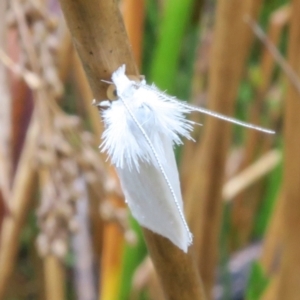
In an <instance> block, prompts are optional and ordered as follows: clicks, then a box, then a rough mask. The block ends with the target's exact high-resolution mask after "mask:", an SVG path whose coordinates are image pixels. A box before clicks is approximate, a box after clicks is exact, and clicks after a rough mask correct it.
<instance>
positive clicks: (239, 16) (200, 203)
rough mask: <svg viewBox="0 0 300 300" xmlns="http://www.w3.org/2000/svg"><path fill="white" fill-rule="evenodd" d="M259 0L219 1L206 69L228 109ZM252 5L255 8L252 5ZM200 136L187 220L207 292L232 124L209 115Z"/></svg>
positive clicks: (216, 99) (212, 101) (214, 98)
mask: <svg viewBox="0 0 300 300" xmlns="http://www.w3.org/2000/svg"><path fill="white" fill-rule="evenodd" d="M259 3H260V1H255V3H254V2H253V1H250V0H249V1H239V0H234V1H226V0H220V1H218V6H217V14H216V18H215V19H216V25H215V33H214V41H213V48H212V53H211V63H210V72H209V87H208V106H209V108H210V109H212V110H215V111H218V112H221V113H223V114H226V115H231V114H232V113H233V111H234V100H235V97H236V95H237V91H238V87H239V82H240V78H241V75H242V71H243V68H244V62H245V58H246V55H247V53H248V51H249V40H251V39H250V37H249V35H250V36H251V32H250V30H249V29H248V28H247V26H246V24H244V21H243V17H244V15H245V14H249V13H250V14H251V13H252V14H254V13H253V12H254V11H255V12H256V11H257V7H259ZM253 5H255V9H254V6H253ZM203 131H204V133H203V139H202V141H201V146H198V149H197V157H195V158H194V161H193V163H194V166H193V168H192V170H191V175H190V180H189V181H188V183H187V187H186V190H185V193H184V194H185V199H186V201H187V212H188V220H189V223H190V225H191V229H192V232H193V234H194V236H195V248H196V251H197V254H198V255H199V261H198V265H199V268H200V270H201V275H202V277H203V280H204V284H205V289H206V291H207V294H208V295H209V296H210V297H211V290H212V287H213V284H214V281H215V268H216V263H217V254H218V250H217V249H218V243H219V230H220V226H221V214H222V212H221V208H222V186H223V180H224V167H225V161H226V156H227V151H228V147H229V143H230V137H231V134H230V124H228V123H223V122H220V121H218V120H216V119H214V118H209V119H207V122H206V124H205V127H203Z"/></svg>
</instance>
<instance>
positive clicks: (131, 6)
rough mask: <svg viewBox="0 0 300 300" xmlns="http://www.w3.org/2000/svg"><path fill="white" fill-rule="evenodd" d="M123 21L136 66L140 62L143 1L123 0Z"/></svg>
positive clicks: (143, 14)
mask: <svg viewBox="0 0 300 300" xmlns="http://www.w3.org/2000/svg"><path fill="white" fill-rule="evenodd" d="M122 8H123V9H122V11H123V17H124V23H125V27H126V30H127V34H128V37H129V41H130V43H131V45H132V52H133V54H134V58H135V61H136V62H137V64H138V66H139V67H140V66H141V62H142V42H143V33H144V18H145V1H144V0H123V5H122Z"/></svg>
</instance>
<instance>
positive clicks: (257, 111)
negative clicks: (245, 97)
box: [232, 7, 289, 247]
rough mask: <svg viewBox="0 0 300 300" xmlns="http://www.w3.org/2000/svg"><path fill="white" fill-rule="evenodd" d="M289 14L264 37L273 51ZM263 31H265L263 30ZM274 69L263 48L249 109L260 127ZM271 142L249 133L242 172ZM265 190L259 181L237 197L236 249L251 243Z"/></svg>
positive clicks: (275, 17) (282, 13)
mask: <svg viewBox="0 0 300 300" xmlns="http://www.w3.org/2000/svg"><path fill="white" fill-rule="evenodd" d="M288 12H289V10H288V9H286V7H284V8H280V9H279V10H277V11H275V12H274V13H273V14H272V16H271V18H270V23H269V30H268V37H266V36H265V35H264V37H265V39H268V41H269V42H268V43H269V44H272V43H273V44H274V46H273V48H276V47H275V45H278V44H279V42H280V37H281V34H282V30H283V27H284V25H285V24H286V22H287V19H288V16H287V15H288ZM246 19H247V20H248V21H247V23H248V24H250V27H251V28H252V30H253V29H254V26H255V28H259V27H258V25H257V23H256V22H255V21H253V20H251V21H250V18H249V17H248V18H246ZM249 22H250V23H249ZM255 32H256V30H254V33H255ZM260 32H262V30H261V29H260ZM277 52H278V50H277ZM274 67H275V61H274V58H273V55H272V54H271V53H270V51H269V49H268V47H266V48H264V49H263V53H262V58H261V65H260V82H259V85H258V86H257V87H256V95H255V97H254V101H253V103H252V104H251V107H250V114H249V115H250V116H249V122H250V123H253V124H259V123H260V122H261V115H262V111H265V112H266V113H267V114H268V112H269V111H267V110H263V109H264V106H265V102H266V101H265V99H266V94H267V91H268V89H269V88H270V83H271V79H272V75H273V70H274ZM268 124H269V126H270V127H272V125H273V124H274V122H271V121H268ZM272 140H273V138H272V137H271V136H263V135H261V134H260V133H259V132H257V131H254V130H253V131H249V132H248V133H247V136H246V142H245V150H244V157H243V162H242V164H241V165H240V171H241V170H243V169H244V168H247V167H248V166H249V165H250V164H251V163H252V162H253V161H254V160H255V159H256V158H257V156H258V155H259V154H260V153H264V152H266V151H268V150H269V148H270V146H271V144H272ZM263 191H264V185H263V182H258V183H257V184H255V185H254V186H253V187H251V192H250V190H245V192H244V193H241V194H240V195H239V196H238V198H237V199H235V201H234V205H233V210H232V219H233V220H234V222H233V223H234V228H233V230H234V243H233V245H234V247H243V246H244V245H245V244H247V242H248V241H249V238H250V237H251V233H252V229H253V221H254V216H255V213H256V211H257V209H258V207H259V203H260V201H261V199H262V192H263Z"/></svg>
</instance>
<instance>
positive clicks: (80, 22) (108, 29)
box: [60, 0, 203, 300]
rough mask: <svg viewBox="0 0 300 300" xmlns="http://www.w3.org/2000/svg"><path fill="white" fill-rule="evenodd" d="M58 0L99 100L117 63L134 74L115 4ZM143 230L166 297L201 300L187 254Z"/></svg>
mask: <svg viewBox="0 0 300 300" xmlns="http://www.w3.org/2000/svg"><path fill="white" fill-rule="evenodd" d="M60 2H61V5H62V9H63V12H64V15H65V18H66V20H67V23H68V25H69V28H70V31H71V34H72V38H73V41H74V44H75V47H76V49H77V51H78V53H79V56H80V58H81V60H82V63H83V66H84V69H85V71H86V74H87V77H88V79H89V82H90V85H91V88H92V91H93V95H94V97H95V99H97V100H103V99H105V98H106V88H107V86H106V85H105V84H102V83H101V79H106V80H110V76H111V74H112V72H113V71H115V70H116V69H117V68H118V67H119V66H120V65H121V64H123V63H126V66H127V72H128V74H130V75H138V74H137V68H136V65H135V63H134V60H133V57H132V54H131V51H130V47H129V43H128V39H127V37H126V33H125V28H124V25H123V22H122V19H121V16H120V13H119V11H118V7H117V4H116V2H115V1H105V0H100V1H99V0H89V1H84V0H77V1H71V0H61V1H60ZM150 201H151V200H150ZM144 233H145V239H146V241H147V244H148V247H149V249H150V253H151V257H152V259H153V261H154V265H155V266H156V268H157V271H158V273H159V277H160V279H161V282H162V285H163V287H164V291H165V294H166V298H167V299H181V300H184V299H203V294H202V293H201V288H200V287H201V282H200V280H199V277H198V275H197V271H196V270H195V265H194V263H193V259H192V257H191V255H190V254H189V255H185V254H183V252H182V251H180V250H179V249H178V248H176V247H175V246H173V245H171V243H170V242H168V241H167V240H166V239H163V238H162V237H161V236H158V235H156V234H154V233H152V232H149V231H148V230H146V229H144Z"/></svg>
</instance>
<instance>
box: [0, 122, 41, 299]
mask: <svg viewBox="0 0 300 300" xmlns="http://www.w3.org/2000/svg"><path fill="white" fill-rule="evenodd" d="M37 136H38V124H37V120H36V119H35V118H33V119H32V121H31V124H30V126H29V129H28V132H27V135H26V140H25V143H24V147H23V151H22V155H21V158H20V161H19V167H18V169H17V172H16V175H15V179H14V183H13V188H12V196H11V201H10V202H11V213H10V214H8V215H6V216H5V218H4V221H3V227H2V233H1V248H0V299H4V298H3V297H4V294H5V289H6V287H7V284H8V282H9V279H10V275H11V273H12V270H13V267H14V262H15V258H16V255H17V249H18V243H19V235H20V232H21V230H22V226H23V224H24V221H25V217H26V215H27V212H28V208H29V207H30V205H31V203H32V200H33V198H32V194H33V189H34V187H35V182H36V179H35V178H36V176H35V175H36V174H35V171H34V165H33V163H34V162H33V158H34V155H35V151H36V139H37Z"/></svg>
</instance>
